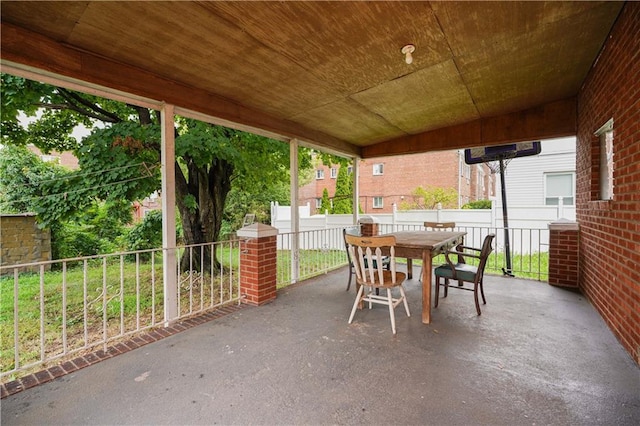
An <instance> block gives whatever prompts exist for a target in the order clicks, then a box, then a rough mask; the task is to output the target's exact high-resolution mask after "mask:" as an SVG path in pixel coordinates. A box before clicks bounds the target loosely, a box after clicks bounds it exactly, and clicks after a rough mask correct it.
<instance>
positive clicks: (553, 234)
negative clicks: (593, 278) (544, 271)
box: [549, 219, 579, 288]
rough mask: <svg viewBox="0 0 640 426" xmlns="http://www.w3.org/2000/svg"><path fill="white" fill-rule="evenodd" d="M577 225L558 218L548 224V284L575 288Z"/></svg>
mask: <svg viewBox="0 0 640 426" xmlns="http://www.w3.org/2000/svg"><path fill="white" fill-rule="evenodd" d="M578 237H579V226H578V223H577V222H572V221H569V220H566V219H560V220H558V221H556V222H552V223H550V224H549V284H550V285H554V286H559V287H571V288H577V287H578V283H579V269H578V254H579V244H578V242H579V241H578Z"/></svg>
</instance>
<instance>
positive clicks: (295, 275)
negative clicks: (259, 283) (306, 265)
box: [289, 139, 300, 283]
mask: <svg viewBox="0 0 640 426" xmlns="http://www.w3.org/2000/svg"><path fill="white" fill-rule="evenodd" d="M289 173H290V175H291V178H290V189H291V232H292V233H293V235H292V237H291V247H290V248H291V283H296V282H298V279H299V277H300V235H299V233H300V220H299V215H300V214H299V209H298V202H299V200H298V140H297V139H291V141H289Z"/></svg>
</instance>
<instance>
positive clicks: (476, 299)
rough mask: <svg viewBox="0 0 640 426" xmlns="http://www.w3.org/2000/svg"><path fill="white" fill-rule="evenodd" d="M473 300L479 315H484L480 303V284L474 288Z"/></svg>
mask: <svg viewBox="0 0 640 426" xmlns="http://www.w3.org/2000/svg"><path fill="white" fill-rule="evenodd" d="M473 298H474V299H475V301H476V311H478V315H482V312H480V303H478V283H476V284H475V285H474V287H473Z"/></svg>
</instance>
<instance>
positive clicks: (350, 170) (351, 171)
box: [347, 166, 353, 175]
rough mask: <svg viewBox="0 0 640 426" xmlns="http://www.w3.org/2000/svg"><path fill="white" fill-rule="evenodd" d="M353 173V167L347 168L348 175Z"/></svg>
mask: <svg viewBox="0 0 640 426" xmlns="http://www.w3.org/2000/svg"><path fill="white" fill-rule="evenodd" d="M351 173H353V166H349V167H347V174H348V175H350V174H351Z"/></svg>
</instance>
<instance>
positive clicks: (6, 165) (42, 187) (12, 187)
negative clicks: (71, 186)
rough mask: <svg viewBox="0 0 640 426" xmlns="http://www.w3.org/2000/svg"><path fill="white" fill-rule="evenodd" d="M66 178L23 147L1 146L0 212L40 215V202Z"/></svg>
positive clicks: (66, 174) (65, 174)
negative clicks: (57, 183) (56, 184)
mask: <svg viewBox="0 0 640 426" xmlns="http://www.w3.org/2000/svg"><path fill="white" fill-rule="evenodd" d="M69 174H70V173H69V171H68V170H67V169H64V168H62V167H60V166H58V165H57V164H53V163H45V162H43V161H42V160H41V159H40V158H39V157H38V156H37V155H36V154H34V153H33V152H31V151H29V150H28V149H27V148H26V147H24V146H20V145H4V146H3V147H1V148H0V212H2V213H26V212H33V213H43V212H44V210H43V209H42V208H41V205H42V202H43V200H44V199H46V198H48V197H51V196H52V195H53V194H54V193H53V192H51V191H52V190H51V188H52V187H53V186H55V183H56V182H57V181H60V180H64V179H66V178H67V177H68V176H69Z"/></svg>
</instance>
